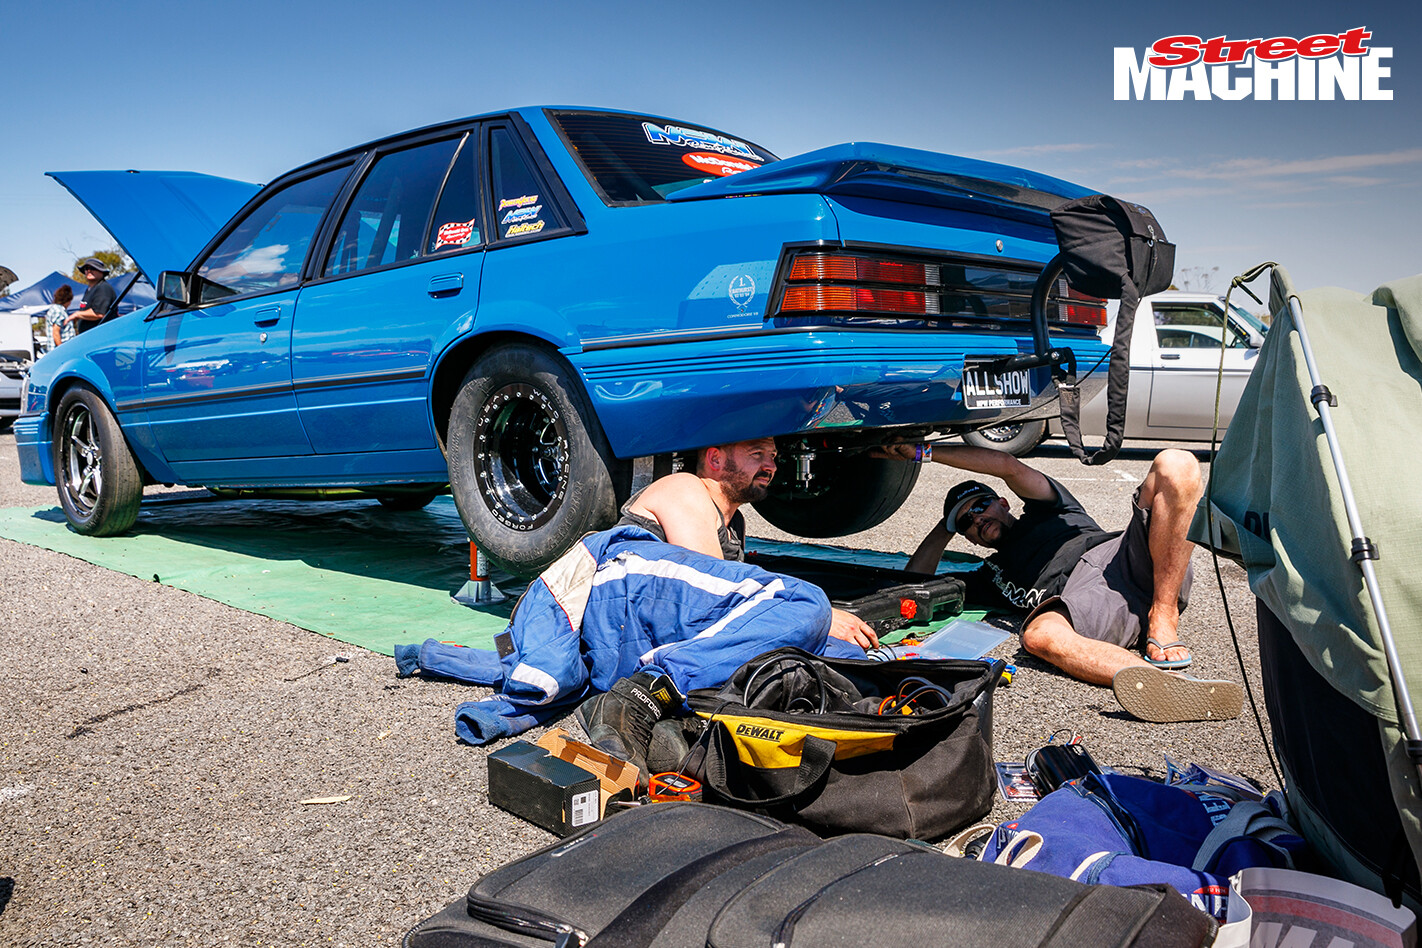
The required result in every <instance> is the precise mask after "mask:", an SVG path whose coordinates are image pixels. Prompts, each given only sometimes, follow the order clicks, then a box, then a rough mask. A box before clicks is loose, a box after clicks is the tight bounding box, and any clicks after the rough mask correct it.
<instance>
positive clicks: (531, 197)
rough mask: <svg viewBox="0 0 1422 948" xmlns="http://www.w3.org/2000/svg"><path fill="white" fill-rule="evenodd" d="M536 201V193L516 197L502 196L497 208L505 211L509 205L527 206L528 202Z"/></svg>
mask: <svg viewBox="0 0 1422 948" xmlns="http://www.w3.org/2000/svg"><path fill="white" fill-rule="evenodd" d="M537 203H538V195H536V194H523V195H520V196H519V197H516V198H504V199H503V200H502V201H500V202H499V210H501V211H506V210H508V209H509V208H511V207H528V206H529V205H530V204H537Z"/></svg>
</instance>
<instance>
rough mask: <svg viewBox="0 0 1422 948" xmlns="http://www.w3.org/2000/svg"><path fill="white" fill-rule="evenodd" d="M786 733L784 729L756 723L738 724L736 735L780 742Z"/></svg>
mask: <svg viewBox="0 0 1422 948" xmlns="http://www.w3.org/2000/svg"><path fill="white" fill-rule="evenodd" d="M784 735H785V732H784V731H783V730H781V731H778V730H776V729H775V728H771V727H760V726H758V725H755V724H737V725H736V736H738V737H749V738H750V739H751V740H756V741H776V742H779V740H780V738H781V737H783V736H784Z"/></svg>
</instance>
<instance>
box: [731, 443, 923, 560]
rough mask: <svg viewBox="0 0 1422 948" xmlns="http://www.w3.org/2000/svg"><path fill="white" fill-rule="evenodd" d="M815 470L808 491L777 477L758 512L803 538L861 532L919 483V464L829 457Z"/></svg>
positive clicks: (881, 519) (901, 501) (883, 517)
mask: <svg viewBox="0 0 1422 948" xmlns="http://www.w3.org/2000/svg"><path fill="white" fill-rule="evenodd" d="M812 470H813V472H814V475H815V477H814V479H813V480H812V481H811V482H810V486H809V488H808V489H804V488H800V487H797V486H795V485H794V484H793V483H792V482H791V480H790V478H785V479H783V480H782V479H781V478H780V477H777V478H776V479H775V481H774V482H773V483H772V484H771V486H770V496H769V497H766V498H765V500H762V501H759V502H757V503H756V505H755V512H756V513H758V514H760V515H761V516H762V517H764V518H765V519H766V521H767V522H769V523H770V524H771V525H772V526H775V527H778V528H780V529H781V530H784V531H785V532H786V533H792V534H794V535H795V536H799V537H810V538H814V539H819V538H823V537H842V536H846V535H848V534H851V533H858V532H860V531H861V530H868V529H871V528H873V527H877V526H878V525H879V524H881V523H883V522H884V521H885V520H888V519H889V518H890V517H892V516H893V515H894V513H895V512H896V511H897V510H898V509H899V508H900V507H902V506H903V504H904V501H905V500H908V496H909V494H911V493H912V492H913V485H914V484H916V483H918V472H919V465H917V464H908V463H905V462H903V461H890V460H885V459H882V458H872V457H870V456H869V455H867V454H856V455H851V456H848V457H841V456H839V455H835V454H828V455H825V456H823V457H820V458H817V459H816V460H815V462H814V465H813V468H812ZM782 476H783V475H782Z"/></svg>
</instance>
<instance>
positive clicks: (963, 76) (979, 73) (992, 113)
mask: <svg viewBox="0 0 1422 948" xmlns="http://www.w3.org/2000/svg"><path fill="white" fill-rule="evenodd" d="M1417 11H1418V5H1417V4H1416V3H1401V2H1395V0H1394V2H1387V3H1383V2H1374V0H1361V2H1355V3H1351V4H1337V3H1333V4H1322V3H1314V2H1306V0H1301V2H1290V3H1276V2H1271V3H1244V2H1239V0H1231V2H1228V3H1225V2H1216V0H1207V2H1197V3H1190V4H1165V3H1154V4H1139V3H1130V4H1127V3H1106V2H1098V0H1079V2H1075V3H1062V2H1060V0H1056V2H1035V0H1034V2H1010V0H1000V2H995V3H992V2H986V3H985V2H979V3H972V4H968V3H955V2H946V0H945V2H927V0H924V2H915V0H870V2H862V3H849V2H841V0H818V2H814V3H806V2H801V3H791V2H777V0H758V2H742V0H701V2H695V3H674V2H662V3H643V2H633V0H602V2H552V0H549V2H544V0H523V2H519V3H512V2H503V3H488V2H482V0H459V2H455V0H408V2H404V3H390V2H388V0H387V2H370V0H350V2H344V3H315V2H306V0H281V2H269V0H249V2H246V3H241V4H231V3H225V4H216V3H203V2H201V0H199V2H196V3H176V2H163V0H128V2H123V0H120V2H117V3H113V4H101V5H95V4H92V3H85V4H75V3H68V2H50V3H46V4H39V3H25V2H22V0H9V2H8V3H7V4H6V9H5V14H4V16H3V19H0V39H3V42H4V44H5V48H6V55H5V57H4V59H3V62H0V90H3V91H4V97H3V102H4V106H5V109H4V113H3V116H4V118H3V121H4V126H3V128H4V132H5V140H4V144H3V146H0V265H5V266H8V267H10V268H11V269H13V270H15V271H16V273H17V274H18V275H19V277H20V282H19V283H18V284H17V285H16V286H15V287H13V289H19V288H20V287H23V286H26V285H28V284H29V283H31V282H33V281H35V280H37V279H40V278H41V277H43V276H44V275H46V274H47V273H48V272H49V271H51V270H56V269H57V270H61V271H67V270H68V269H69V267H70V266H71V265H72V263H73V259H74V254H77V253H87V252H88V251H90V250H93V249H96V248H101V247H105V246H108V245H110V244H111V240H110V238H109V237H108V235H107V234H106V232H105V231H104V230H103V228H102V227H101V226H100V225H99V224H98V223H97V222H95V221H94V220H93V219H92V218H91V217H90V216H89V215H88V214H87V212H85V211H84V210H83V208H82V207H80V206H79V204H78V203H77V202H76V201H75V200H74V199H73V198H72V197H70V196H69V194H68V193H67V192H66V191H64V189H63V188H61V187H60V186H59V185H58V184H56V183H55V182H54V181H52V180H51V179H48V178H46V177H44V172H46V171H50V170H78V169H108V168H139V169H164V170H171V169H176V170H186V171H202V172H207V173H211V174H217V175H224V176H228V177H233V178H239V179H243V180H248V181H257V182H262V181H267V180H270V179H271V178H273V177H275V176H276V175H278V174H280V173H282V172H283V171H285V170H287V169H288V168H291V167H293V166H295V165H297V164H301V163H303V162H305V161H308V160H310V159H313V158H317V157H319V156H321V155H324V154H327V153H329V152H332V151H335V150H337V149H340V148H343V147H346V146H348V145H352V144H356V143H359V142H362V141H365V140H368V139H370V138H374V137H376V136H379V135H383V134H386V133H389V132H395V131H399V130H401V129H405V128H412V127H415V126H418V125H423V124H427V123H430V122H435V121H439V120H443V119H448V118H455V117H459V116H463V115H471V114H476V113H479V112H485V111H490V110H495V109H500V108H506V107H510V106H516V105H529V104H542V103H549V104H562V105H592V106H604V107H612V108H626V109H634V110H643V111H648V112H653V113H658V114H663V115H669V116H673V117H676V118H682V119H686V120H689V121H692V122H698V123H705V124H709V125H713V126H717V127H720V128H722V129H724V130H726V131H728V132H731V133H732V134H736V135H740V136H744V137H747V138H751V139H753V140H756V141H758V142H760V143H761V144H763V145H765V146H766V147H768V148H770V149H771V150H772V151H775V152H776V153H778V154H780V155H781V156H789V155H793V154H797V153H800V152H803V151H808V150H810V149H814V148H818V147H821V146H824V145H830V144H834V143H836V142H843V141H881V142H889V143H893V144H900V145H907V146H911V147H915V148H924V149H930V150H934V151H942V152H949V153H955V154H961V155H968V156H972V157H978V158H987V159H990V160H994V161H1002V162H1006V163H1009V164H1019V165H1023V166H1026V167H1030V168H1033V169H1035V170H1039V171H1043V172H1046V173H1049V174H1053V175H1057V176H1059V177H1063V178H1067V179H1069V180H1072V181H1075V182H1077V183H1079V184H1082V185H1085V186H1087V187H1090V188H1094V189H1097V190H1102V191H1106V192H1108V193H1112V194H1116V195H1119V196H1122V197H1126V198H1130V199H1134V200H1137V201H1139V202H1141V203H1144V204H1146V205H1148V206H1149V207H1151V208H1152V209H1153V210H1154V211H1155V213H1156V216H1157V217H1158V219H1159V220H1160V222H1161V224H1162V225H1163V226H1164V227H1165V229H1166V232H1167V234H1168V235H1169V237H1170V238H1171V239H1172V240H1174V241H1175V242H1176V243H1177V244H1178V247H1179V250H1178V270H1177V273H1178V274H1180V276H1181V277H1185V278H1197V277H1196V273H1197V270H1203V271H1206V272H1212V268H1215V267H1218V268H1219V271H1218V276H1217V277H1216V280H1215V283H1216V287H1217V288H1220V287H1222V285H1223V284H1224V283H1225V282H1226V281H1227V279H1228V276H1229V275H1233V274H1234V273H1237V272H1239V271H1240V270H1242V269H1244V268H1246V267H1248V266H1249V265H1251V264H1253V263H1256V262H1259V261H1261V260H1265V259H1274V260H1277V261H1279V262H1281V263H1283V264H1285V265H1286V266H1287V267H1288V268H1289V270H1290V272H1291V273H1292V275H1293V277H1294V280H1295V282H1296V283H1297V284H1298V285H1299V286H1301V287H1305V288H1307V287H1312V286H1321V285H1337V286H1345V287H1348V288H1350V289H1354V290H1359V291H1363V290H1370V289H1372V288H1373V287H1374V286H1376V285H1377V284H1379V283H1381V282H1384V281H1386V280H1389V279H1393V278H1396V277H1401V276H1407V275H1410V274H1413V273H1416V272H1419V271H1422V253H1419V250H1422V237H1419V230H1422V227H1419V224H1420V223H1422V174H1419V172H1422V79H1419V76H1422V68H1419V67H1422V15H1419V13H1418V12H1417ZM1357 26H1367V27H1368V28H1369V29H1370V30H1372V31H1373V38H1372V40H1371V44H1372V45H1373V46H1379V47H1382V46H1386V47H1391V48H1392V49H1393V56H1392V58H1391V59H1390V60H1384V61H1383V63H1384V65H1386V66H1387V67H1388V68H1390V69H1391V72H1392V74H1391V76H1389V77H1387V78H1386V79H1384V80H1382V86H1383V88H1388V89H1392V90H1393V94H1394V97H1393V100H1392V101H1390V102H1389V101H1381V102H1378V101H1374V102H1363V101H1342V100H1339V101H1333V102H1300V101H1291V102H1280V101H1271V102H1262V101H1257V100H1254V99H1252V98H1249V99H1244V100H1242V101H1233V102H1231V101H1219V100H1211V101H1194V100H1193V99H1190V98H1187V99H1186V100H1185V101H1178V102H1169V101H1162V102H1154V101H1145V102H1139V101H1124V102H1122V101H1115V100H1114V99H1113V97H1112V50H1113V49H1114V48H1115V47H1118V46H1129V47H1133V48H1135V49H1137V50H1139V49H1142V48H1144V47H1146V46H1148V45H1149V44H1150V43H1151V42H1153V41H1154V40H1156V39H1158V38H1160V37H1162V36H1167V35H1172V34H1196V35H1200V36H1202V37H1205V38H1209V37H1212V36H1217V35H1224V36H1227V37H1229V38H1230V39H1236V38H1238V39H1250V38H1254V37H1270V36H1292V37H1296V38H1301V37H1304V36H1308V35H1312V34H1317V33H1340V32H1343V31H1346V30H1348V29H1351V28H1353V27H1357ZM100 42H102V43H104V44H106V45H107V49H106V50H104V51H100V50H99V49H97V48H95V46H94V45H93V44H97V43H100Z"/></svg>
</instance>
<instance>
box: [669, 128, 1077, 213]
mask: <svg viewBox="0 0 1422 948" xmlns="http://www.w3.org/2000/svg"><path fill="white" fill-rule="evenodd" d="M794 193H813V194H824V195H829V196H834V197H840V196H855V197H866V198H876V199H879V200H886V201H901V202H904V203H907V204H927V205H932V206H938V207H951V208H956V209H961V210H969V211H981V212H983V213H988V214H992V215H995V216H998V217H1007V218H1011V219H1016V220H1030V221H1032V222H1034V223H1038V224H1045V223H1047V222H1046V220H1045V218H1046V216H1047V215H1048V214H1049V213H1050V212H1051V211H1053V210H1055V209H1056V208H1057V207H1059V206H1061V205H1062V204H1064V203H1065V202H1067V201H1069V200H1072V199H1074V198H1079V197H1085V196H1086V195H1088V194H1091V193H1093V192H1092V191H1089V190H1087V189H1086V188H1083V187H1081V186H1080V185H1075V184H1072V183H1071V182H1069V181H1063V180H1061V179H1060V178H1053V177H1051V176H1049V175H1044V174H1038V173H1037V172H1035V171H1028V170H1027V169H1025V168H1016V167H1013V166H1012V165H1000V164H995V163H993V162H990V161H978V160H976V159H973V158H962V157H959V156H957V155H944V154H940V153H938V152H931V151H920V150H918V149H914V148H901V147H899V146H897V145H881V144H877V143H873V142H851V143H848V144H843V145H833V146H831V147H829V148H822V149H820V150H818V151H812V152H808V153H807V154H804V155H799V156H797V157H794V158H787V159H785V160H783V161H776V162H771V163H770V164H767V165H764V166H762V167H760V168H754V169H751V170H750V171H742V172H740V173H738V174H733V175H727V176H726V177H724V178H717V179H715V180H713V181H708V182H705V183H703V184H698V185H694V186H692V187H689V188H684V189H682V190H680V191H676V192H673V193H672V194H671V195H669V196H668V198H667V200H669V201H673V202H675V201H697V200H707V199H711V198H725V197H744V196H748V195H753V194H794Z"/></svg>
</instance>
